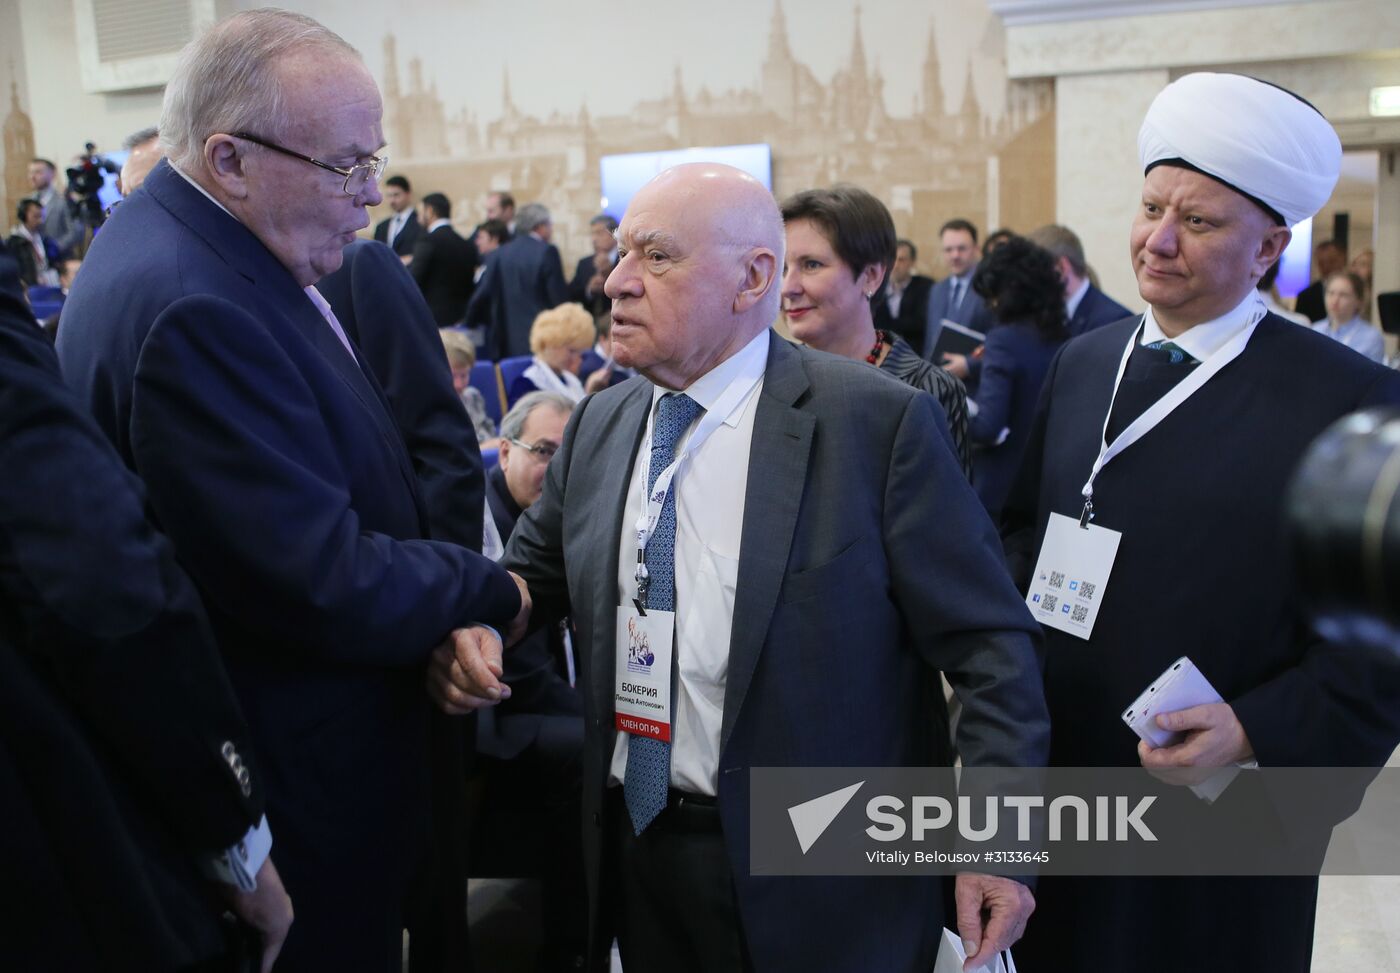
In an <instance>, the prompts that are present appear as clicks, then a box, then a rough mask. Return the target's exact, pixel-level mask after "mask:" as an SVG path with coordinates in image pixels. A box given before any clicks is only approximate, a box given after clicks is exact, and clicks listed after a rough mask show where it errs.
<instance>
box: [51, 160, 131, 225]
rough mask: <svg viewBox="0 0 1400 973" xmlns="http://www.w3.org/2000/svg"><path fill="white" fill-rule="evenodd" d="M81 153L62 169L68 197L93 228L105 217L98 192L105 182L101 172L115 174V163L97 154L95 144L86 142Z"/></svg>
mask: <svg viewBox="0 0 1400 973" xmlns="http://www.w3.org/2000/svg"><path fill="white" fill-rule="evenodd" d="M83 150H84V151H83V154H82V155H80V156H79V157H78V161H77V163H76V164H75V165H72V166H70V167H68V168H67V169H65V170H64V174H65V175H67V177H68V199H69V201H70V203H71V204H72V205H74V206H76V207H77V209H78V215H79V217H80V218H81V219H82V221H83V222H84V223H85V224H86V225H88V226H90V227H92V228H93V229H94V230H95V229H97V228H98V227H99V226H101V225H102V221H103V219H104V218H105V216H104V213H103V209H102V202H101V200H100V199H98V193H99V192H100V191H101V189H102V186H103V185H104V183H105V182H106V177H105V176H104V175H103V173H107V172H110V173H113V174H116V173H117V172H119V171H120V170H119V169H118V168H117V164H116V163H115V162H112V161H111V160H109V159H105V158H103V157H102V156H100V155H98V154H97V151H96V150H97V146H96V145H94V144H93V143H92V142H88V143H86V144H85V145H84V146H83Z"/></svg>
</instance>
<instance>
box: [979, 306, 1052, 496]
mask: <svg viewBox="0 0 1400 973" xmlns="http://www.w3.org/2000/svg"><path fill="white" fill-rule="evenodd" d="M1061 344H1063V342H1061V341H1047V340H1046V339H1045V338H1043V337H1042V336H1041V334H1040V332H1039V331H1038V330H1037V329H1036V327H1035V326H1034V325H1031V324H1002V325H999V326H998V327H996V328H995V329H994V330H993V331H992V332H991V333H990V334H988V335H987V345H986V349H987V350H986V351H985V352H984V353H983V355H982V381H981V383H980V385H979V386H978V392H977V415H975V416H973V417H972V418H971V420H969V422H968V424H967V437H968V439H970V440H971V441H972V443H973V447H974V448H973V451H972V486H973V488H974V489H975V490H976V491H977V496H979V497H980V498H981V499H982V505H983V506H985V507H986V508H987V513H988V514H990V515H991V516H992V518H993V519H996V517H997V515H998V514H999V513H1000V512H1001V505H1002V503H1003V502H1004V501H1005V500H1006V494H1007V492H1008V491H1009V490H1010V489H1011V481H1012V479H1013V478H1014V477H1015V476H1016V470H1017V468H1018V467H1019V466H1020V465H1021V453H1022V451H1023V450H1024V449H1025V447H1026V439H1027V437H1029V436H1030V432H1031V422H1032V420H1033V419H1034V418H1035V406H1036V403H1037V402H1038V401H1040V387H1041V385H1043V384H1044V383H1045V373H1046V371H1048V370H1049V368H1050V360H1051V359H1052V358H1054V357H1055V352H1056V351H1058V350H1059V348H1060V345H1061ZM1003 429H1009V430H1010V432H1009V433H1008V434H1007V437H1006V439H1004V440H1001V431H1002V430H1003ZM999 440H1000V441H999Z"/></svg>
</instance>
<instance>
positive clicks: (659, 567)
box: [622, 392, 700, 834]
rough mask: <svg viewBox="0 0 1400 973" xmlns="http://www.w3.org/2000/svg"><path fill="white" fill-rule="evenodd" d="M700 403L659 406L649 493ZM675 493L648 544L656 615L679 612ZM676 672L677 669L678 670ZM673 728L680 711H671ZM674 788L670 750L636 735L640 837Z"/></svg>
mask: <svg viewBox="0 0 1400 973" xmlns="http://www.w3.org/2000/svg"><path fill="white" fill-rule="evenodd" d="M699 414H700V404H699V403H698V402H696V401H695V400H694V399H692V398H691V397H690V396H688V395H682V394H679V393H676V392H669V393H667V394H666V395H663V396H662V397H661V401H660V402H658V403H657V405H656V422H655V424H654V425H653V427H652V431H651V465H650V466H649V467H648V469H647V493H648V494H650V493H651V491H652V488H653V487H654V486H655V485H656V478H657V477H658V476H660V475H661V471H662V470H664V469H665V468H666V467H668V466H670V465H671V461H672V460H673V459H675V453H676V443H678V442H679V441H680V438H681V436H682V435H684V434H685V431H686V430H687V429H689V428H690V424H691V423H692V422H694V421H695V417H696V416H697V415H699ZM675 551H676V492H675V490H674V489H673V490H671V491H670V492H669V493H667V495H666V502H665V503H664V504H662V506H661V516H660V517H658V518H657V520H656V529H655V530H654V531H652V534H651V537H650V538H649V539H648V540H647V552H646V566H647V576H648V578H649V579H650V584H649V585H648V586H647V604H646V607H648V608H654V609H656V610H657V611H675V609H676V559H675ZM673 668H674V666H673ZM671 723H672V726H673V727H674V726H675V712H674V706H673V707H672V715H671ZM670 786H671V745H670V744H669V743H666V742H664V741H662V740H653V739H651V738H650V737H642V736H633V737H632V739H631V740H629V741H628V742H627V774H626V776H625V777H624V778H623V781H622V796H623V799H624V801H625V803H626V804H627V814H628V816H629V817H631V819H632V830H633V831H634V832H635V833H636V834H641V833H642V831H643V830H644V829H645V828H646V826H647V825H649V824H651V822H652V821H653V820H655V818H656V816H657V815H658V814H660V813H661V812H662V810H664V809H665V807H666V793H667V790H668V788H669V787H670Z"/></svg>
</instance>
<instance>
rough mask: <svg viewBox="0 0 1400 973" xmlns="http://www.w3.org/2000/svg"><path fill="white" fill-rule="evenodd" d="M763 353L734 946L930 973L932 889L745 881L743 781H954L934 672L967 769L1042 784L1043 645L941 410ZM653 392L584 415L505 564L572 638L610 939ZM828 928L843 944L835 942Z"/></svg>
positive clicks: (729, 816) (865, 377)
mask: <svg viewBox="0 0 1400 973" xmlns="http://www.w3.org/2000/svg"><path fill="white" fill-rule="evenodd" d="M770 337H771V345H770V351H769V357H768V363H767V369H766V372H765V375H764V382H763V389H762V393H761V394H760V397H759V401H758V406H757V412H756V414H755V418H754V430H753V446H752V451H751V457H752V458H751V460H750V466H749V474H748V487H747V495H746V498H745V508H744V523H743V533H742V542H741V554H740V559H739V574H738V583H737V593H736V597H735V604H734V620H733V628H732V637H731V643H730V653H729V668H728V677H727V684H726V688H725V703H724V716H723V727H722V731H721V753H720V766H719V788H718V791H719V793H718V800H719V806H720V814H721V818H722V821H723V825H724V834H725V846H726V850H727V852H728V854H729V858H730V864H731V867H732V870H733V873H734V876H735V883H736V890H737V894H738V900H739V906H740V911H741V915H742V917H743V922H744V933H745V936H746V939H747V942H748V946H749V949H750V952H751V955H752V957H753V959H754V962H755V965H756V967H757V968H758V969H763V970H774V969H776V970H787V969H792V970H798V969H803V970H805V969H822V970H837V971H841V970H850V971H856V970H869V969H881V970H903V969H923V970H927V969H929V968H931V967H932V965H933V958H934V955H935V953H936V949H937V943H938V934H939V924H940V921H941V919H942V912H941V909H942V901H941V897H940V884H939V882H938V880H936V879H929V880H921V879H912V880H909V881H904V880H898V881H891V880H888V879H869V878H830V879H827V878H801V879H791V878H777V877H762V876H751V875H749V829H748V807H749V777H748V774H747V773H746V771H747V769H748V768H749V767H753V766H852V767H855V766H903V765H911V766H929V765H932V764H934V763H935V762H937V761H940V760H943V761H946V759H947V757H948V746H947V744H948V740H947V719H946V712H945V711H944V706H943V697H942V693H941V691H940V690H939V683H938V680H937V673H938V672H939V671H940V670H941V671H942V672H944V673H946V674H947V676H948V678H949V680H950V681H951V682H952V683H953V685H954V686H955V687H956V688H957V691H958V694H959V697H960V698H961V700H962V702H963V706H964V711H963V714H964V715H963V716H962V718H961V722H960V725H959V727H960V728H959V733H958V736H959V740H958V742H959V747H960V750H961V753H962V756H963V759H964V762H965V763H966V764H967V765H969V766H974V765H983V766H1022V765H1040V764H1042V763H1043V762H1044V759H1045V756H1046V753H1047V750H1048V746H1049V724H1048V720H1047V717H1046V710H1045V701H1044V696H1043V694H1042V691H1041V682H1040V674H1039V668H1038V661H1037V651H1036V644H1037V639H1038V632H1039V630H1038V628H1037V626H1036V624H1035V622H1034V621H1033V620H1032V619H1031V617H1030V614H1029V612H1028V611H1027V610H1026V608H1025V605H1024V604H1023V603H1022V601H1021V598H1020V596H1019V595H1018V594H1017V593H1016V591H1015V589H1014V587H1013V586H1012V584H1011V581H1010V578H1009V576H1008V575H1007V574H1006V570H1005V567H1004V565H1003V562H1002V557H1001V552H1000V543H999V541H998V539H997V535H996V532H995V530H994V529H993V527H992V524H991V522H990V521H989V520H988V519H987V516H986V514H985V513H984V512H983V510H982V506H981V504H980V503H979V502H978V500H977V497H976V495H975V494H974V493H973V492H972V489H971V487H970V486H969V485H968V483H967V480H966V478H965V477H964V476H963V474H962V470H961V467H960V466H959V463H958V460H957V457H956V456H955V455H954V452H953V449H952V445H951V441H950V438H949V436H948V432H947V429H946V426H945V424H944V421H943V418H942V413H941V411H940V409H939V408H938V405H937V403H936V402H935V400H934V399H933V398H932V396H930V395H928V394H927V393H924V392H920V391H918V390H915V389H913V388H911V387H909V386H907V385H904V384H903V383H900V382H895V381H891V380H890V379H889V378H888V377H887V376H884V375H881V374H880V373H879V372H878V371H876V370H875V369H873V368H870V367H869V366H868V365H865V364H863V363H860V362H853V361H849V360H847V359H843V358H837V357H835V356H832V355H827V354H824V353H822V352H817V351H813V350H811V349H807V348H799V347H797V346H795V345H792V344H790V343H788V342H787V341H784V340H783V339H781V338H780V337H778V336H777V335H772V336H770ZM651 390H652V386H651V384H650V383H649V382H648V381H647V380H646V379H645V378H641V377H638V378H634V379H632V380H630V381H628V382H626V383H624V384H622V385H619V386H616V387H615V388H612V389H608V390H606V391H603V392H600V393H598V394H596V395H593V396H590V397H588V398H585V399H584V400H583V402H581V403H580V404H579V407H578V408H577V409H576V410H575V412H574V415H573V418H572V420H571V421H570V423H569V426H568V429H567V431H566V432H565V435H564V443H563V447H562V448H561V449H560V451H559V453H558V454H557V455H556V456H555V458H554V460H553V461H552V462H551V463H550V466H549V469H548V472H547V474H546V477H545V485H544V493H543V496H542V497H541V498H540V500H539V501H538V502H536V503H535V504H534V505H533V506H532V507H530V509H529V510H527V511H526V512H525V514H524V515H523V516H522V517H521V519H520V522H519V524H518V525H517V527H516V530H515V533H514V535H513V536H512V538H511V542H510V546H509V547H508V549H507V551H506V556H505V562H504V563H505V564H507V565H508V566H509V567H510V568H511V569H512V570H514V571H518V572H520V573H521V574H522V575H523V576H524V577H525V579H526V580H527V581H528V583H529V585H530V589H531V592H532V594H533V597H534V605H535V612H536V617H537V618H544V617H550V618H552V617H557V616H558V615H560V614H562V613H563V612H564V611H566V610H568V611H570V612H571V613H572V616H573V619H574V622H575V625H576V630H577V633H578V649H579V660H580V678H579V687H580V689H581V690H582V691H583V694H584V715H585V726H586V734H587V739H586V741H585V748H584V795H583V804H584V812H585V822H584V827H585V864H586V866H587V870H588V878H589V884H590V890H591V893H592V894H591V896H590V900H591V909H592V914H593V916H594V918H595V930H596V931H597V932H598V933H600V934H602V935H606V930H605V929H603V928H602V926H601V925H600V924H599V923H598V921H597V920H598V919H599V918H600V913H599V909H598V904H599V895H600V894H603V889H604V888H605V883H606V881H607V868H606V863H604V862H603V861H602V860H601V855H602V852H601V848H602V838H603V828H602V824H603V817H604V815H603V809H604V788H605V784H606V775H607V768H608V763H609V760H610V757H611V754H612V750H613V743H614V740H615V732H614V730H613V712H612V697H613V671H614V669H613V661H614V631H615V629H614V625H615V616H616V609H617V605H618V590H617V573H618V552H619V545H620V543H621V537H622V516H623V505H624V496H625V490H626V487H627V483H628V480H629V478H630V476H631V471H632V466H633V462H634V460H635V457H636V453H637V450H638V448H639V443H640V440H641V437H642V433H643V428H644V425H645V422H646V417H647V412H648V410H649V408H650V405H651ZM680 597H682V598H683V597H684V594H683V593H681V594H680ZM606 912H607V910H606V909H604V910H602V913H603V918H605V916H606ZM833 928H839V929H841V930H842V935H841V936H839V937H834V940H835V941H833V937H832V936H831V935H830V931H831V930H832V929H833Z"/></svg>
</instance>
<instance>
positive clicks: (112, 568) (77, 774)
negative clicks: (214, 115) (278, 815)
mask: <svg viewBox="0 0 1400 973" xmlns="http://www.w3.org/2000/svg"><path fill="white" fill-rule="evenodd" d="M0 459H3V465H4V468H5V471H6V473H5V476H4V477H0V617H3V618H4V619H5V621H4V622H3V623H0V795H4V797H3V799H2V800H0V816H3V819H4V821H5V827H4V828H3V829H0V861H3V862H4V863H5V880H6V881H7V882H8V883H9V884H10V886H11V889H12V890H23V894H14V895H11V896H10V897H9V901H10V904H9V905H8V906H7V907H6V910H5V918H4V920H3V922H2V923H0V925H3V928H4V931H5V937H4V938H5V945H4V954H5V959H6V963H7V965H9V966H11V967H12V968H14V969H73V970H77V969H105V970H173V969H189V968H195V967H196V966H199V967H200V968H210V969H212V968H216V966H215V964H217V963H218V962H219V961H220V960H221V958H222V959H223V960H225V961H226V960H227V959H230V958H232V957H231V955H230V953H231V947H232V946H233V945H234V944H233V943H232V942H231V941H230V940H229V939H227V938H226V937H225V936H224V935H223V932H222V930H221V929H220V923H219V914H220V913H221V912H222V911H223V909H224V908H225V907H226V906H227V905H229V904H231V905H232V906H233V908H234V910H235V911H236V912H237V913H238V914H239V916H240V917H241V918H242V919H243V920H244V921H245V922H248V923H250V924H251V925H252V926H253V928H254V930H255V931H256V932H257V933H258V934H259V935H260V936H261V938H262V940H263V942H262V953H263V957H262V958H263V959H264V960H265V961H266V962H267V963H271V961H272V960H273V959H275V958H276V956H277V952H278V949H279V948H280V946H281V942H282V939H283V937H284V936H285V935H286V932H287V925H288V924H289V923H290V922H291V920H292V909H291V904H290V902H289V901H288V900H287V895H286V892H285V891H284V889H283V887H282V883H281V880H280V878H279V877H278V874H277V869H276V868H275V866H274V865H273V864H272V859H271V858H269V857H267V853H268V850H269V844H268V841H267V838H268V833H267V829H266V823H265V819H263V797H264V795H263V779H262V775H261V774H260V773H259V772H258V768H257V767H256V765H255V763H254V758H253V754H252V750H253V747H252V744H251V741H250V740H249V737H248V728H247V725H246V724H245V723H244V721H243V717H242V715H241V713H240V712H239V709H238V704H237V702H236V701H235V700H234V696H233V692H232V690H231V689H230V688H229V685H228V678H227V676H225V675H224V670H223V667H222V665H221V664H220V662H219V657H218V653H217V650H216V647H215V645H214V638H213V635H212V633H211V632H210V630H209V623H208V620H207V619H206V617H205V615H204V611H203V609H202V608H201V606H200V603H199V598H198V597H197V596H196V594H195V591H194V587H193V586H192V585H191V584H190V582H189V579H188V578H186V577H185V575H184V573H183V572H182V571H181V570H180V569H179V567H177V566H176V564H175V558H174V555H173V554H172V553H171V550H170V545H169V544H168V543H167V542H166V541H165V539H164V538H162V537H161V536H160V535H159V534H157V533H156V532H155V531H154V530H153V529H152V528H151V527H150V525H149V524H147V522H146V519H145V513H144V510H143V506H144V496H143V494H142V491H141V487H140V484H139V482H138V481H137V479H136V478H135V477H134V476H132V475H131V473H130V472H129V471H128V470H126V469H123V468H122V465H121V462H120V460H119V459H118V458H117V455H116V453H115V452H113V450H112V446H111V444H110V443H108V442H107V440H106V439H104V438H103V436H102V433H101V431H100V430H99V429H98V428H97V426H96V425H94V424H93V421H92V419H91V417H90V416H88V415H87V414H86V412H85V411H84V410H83V408H82V406H81V405H80V404H79V402H78V401H77V399H76V398H75V397H74V395H73V394H72V392H70V391H69V390H68V389H67V388H66V387H65V386H64V384H63V381H62V379H61V378H60V377H59V374H58V361H57V359H56V358H55V357H54V351H53V348H52V347H51V346H50V345H49V342H48V340H47V339H46V338H45V336H44V335H43V333H42V332H40V331H39V329H38V328H36V327H34V319H33V318H32V317H31V316H30V315H29V311H28V309H27V308H26V307H25V306H24V304H23V303H22V302H21V301H20V300H19V299H18V298H17V297H16V296H15V295H14V294H13V293H11V292H10V291H9V290H7V289H6V290H0ZM260 821H261V822H262V823H261V824H260ZM240 843H242V844H243V845H244V846H245V848H246V847H248V846H253V847H254V848H256V849H257V851H256V852H254V853H253V854H256V855H257V859H256V860H252V859H250V858H249V857H248V856H247V855H240V853H239V850H238V846H239V845H240ZM224 855H231V856H238V858H239V866H240V868H242V869H243V870H244V872H245V877H248V878H253V879H254V881H255V887H254V888H252V889H250V890H249V891H248V892H241V891H238V887H237V886H235V885H222V894H220V891H219V889H220V885H221V884H222V883H220V882H216V881H210V880H209V879H208V878H207V877H206V873H208V874H213V872H212V871H211V869H212V867H213V863H214V860H215V859H216V858H218V857H221V856H224ZM222 874H223V877H225V878H231V877H232V876H231V874H230V873H227V872H224V873H222ZM203 964H209V966H208V967H205V966H204V965H203Z"/></svg>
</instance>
